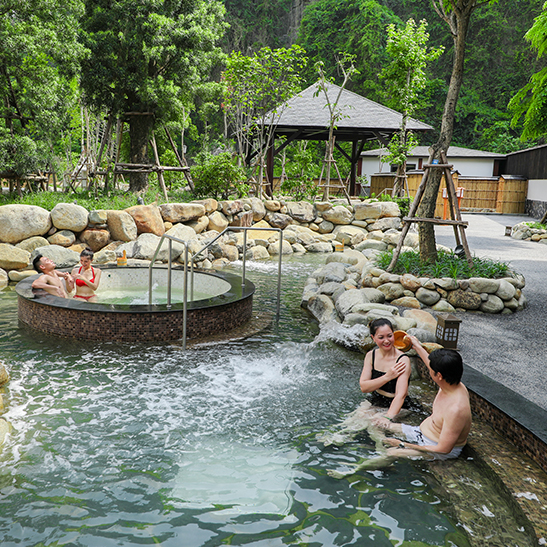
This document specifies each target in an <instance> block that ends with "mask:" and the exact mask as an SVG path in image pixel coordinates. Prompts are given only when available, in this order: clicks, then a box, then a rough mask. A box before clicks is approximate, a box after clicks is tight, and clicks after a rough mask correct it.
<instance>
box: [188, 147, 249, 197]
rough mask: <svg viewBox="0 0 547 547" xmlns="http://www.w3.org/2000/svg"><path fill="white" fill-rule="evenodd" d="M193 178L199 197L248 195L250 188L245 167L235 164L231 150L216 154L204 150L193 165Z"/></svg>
mask: <svg viewBox="0 0 547 547" xmlns="http://www.w3.org/2000/svg"><path fill="white" fill-rule="evenodd" d="M192 179H193V181H194V185H195V193H196V195H197V196H199V197H214V198H222V199H228V198H229V197H230V195H232V194H236V195H238V196H243V195H246V194H247V192H248V190H249V187H248V186H247V184H245V182H244V181H245V180H246V174H245V171H244V169H243V168H241V167H239V166H238V165H236V164H235V162H234V160H233V158H232V155H231V154H230V153H229V152H222V153H220V154H217V155H215V156H213V155H212V154H209V153H207V152H202V153H201V154H200V155H199V157H198V158H197V164H196V165H195V166H194V167H192Z"/></svg>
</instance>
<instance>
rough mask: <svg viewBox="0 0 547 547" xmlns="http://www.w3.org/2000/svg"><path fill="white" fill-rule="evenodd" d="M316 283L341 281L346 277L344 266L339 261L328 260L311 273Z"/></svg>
mask: <svg viewBox="0 0 547 547" xmlns="http://www.w3.org/2000/svg"><path fill="white" fill-rule="evenodd" d="M313 277H315V279H316V280H317V283H319V284H323V283H329V282H331V281H332V282H334V283H342V282H343V281H344V280H345V279H346V266H345V265H344V264H341V263H339V262H329V263H328V264H325V265H324V266H323V267H322V268H320V269H319V270H316V271H315V272H314V273H313Z"/></svg>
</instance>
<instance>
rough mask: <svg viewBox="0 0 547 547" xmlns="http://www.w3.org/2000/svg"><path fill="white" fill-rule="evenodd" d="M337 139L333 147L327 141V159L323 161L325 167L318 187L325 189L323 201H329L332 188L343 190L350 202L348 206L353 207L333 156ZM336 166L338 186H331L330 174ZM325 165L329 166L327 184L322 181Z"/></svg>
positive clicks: (322, 169)
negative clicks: (332, 167)
mask: <svg viewBox="0 0 547 547" xmlns="http://www.w3.org/2000/svg"><path fill="white" fill-rule="evenodd" d="M335 138H336V137H334V136H333V137H332V146H331V143H330V142H329V141H327V146H326V149H325V158H324V159H323V165H322V167H321V174H320V175H319V182H318V184H317V186H318V187H319V188H324V191H323V200H328V199H329V189H330V188H341V189H342V190H343V192H344V194H345V196H346V199H347V200H348V204H349V205H351V198H350V196H349V194H348V189H347V184H344V183H343V182H342V176H341V175H340V171H339V169H338V164H337V163H336V160H335V159H334V155H333V153H332V152H333V149H334V140H335ZM332 164H334V168H335V169H336V173H337V175H338V184H331V183H330V180H331V179H330V172H331V165H332ZM325 165H326V166H327V175H326V177H327V178H326V181H325V184H321V181H322V180H323V173H324V171H325Z"/></svg>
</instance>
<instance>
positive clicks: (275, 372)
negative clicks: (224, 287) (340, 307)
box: [0, 257, 532, 547]
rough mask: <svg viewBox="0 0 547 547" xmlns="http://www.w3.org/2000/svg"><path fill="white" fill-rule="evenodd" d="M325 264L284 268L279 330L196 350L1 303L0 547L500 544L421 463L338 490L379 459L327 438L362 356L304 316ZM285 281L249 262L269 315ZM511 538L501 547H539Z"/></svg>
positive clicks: (364, 443) (303, 262)
mask: <svg viewBox="0 0 547 547" xmlns="http://www.w3.org/2000/svg"><path fill="white" fill-rule="evenodd" d="M321 261H323V262H324V257H323V258H322V259H320V258H317V257H313V258H307V259H297V258H294V259H291V260H288V261H286V262H285V264H284V266H283V271H284V278H283V294H282V304H281V318H280V321H279V323H278V324H277V325H273V326H272V328H270V329H269V330H268V331H266V332H263V333H261V334H259V335H255V336H254V337H252V338H250V339H247V340H245V341H239V342H230V343H223V344H216V345H212V346H209V347H206V348H202V349H195V350H189V351H186V352H183V351H182V350H181V349H180V347H179V346H178V345H172V344H168V343H162V344H149V343H147V344H137V343H135V344H129V343H127V344H114V343H95V342H94V343H91V342H90V343H86V342H79V341H65V340H62V339H58V338H52V337H47V336H45V335H43V334H41V333H37V332H35V331H32V330H30V329H28V328H27V327H25V326H24V325H20V324H19V323H18V320H17V304H16V296H15V293H14V292H13V291H10V290H8V291H4V292H3V293H1V295H0V359H1V360H2V361H3V362H4V363H5V364H6V365H7V366H8V368H9V370H10V373H11V382H10V383H9V386H8V388H7V389H6V393H5V399H6V400H7V402H8V407H7V412H6V413H5V414H4V417H5V418H6V419H8V420H9V422H11V424H12V426H13V432H12V434H11V435H10V436H9V437H8V439H7V441H6V443H5V445H4V446H3V447H2V449H0V545H1V546H2V547H11V546H28V547H31V546H32V547H35V546H47V547H53V546H55V547H57V546H61V545H69V546H77V547H80V546H82V547H83V546H86V547H87V546H94V547H110V546H141V545H162V546H165V547H167V546H173V547H181V546H182V547H186V546H188V547H197V546H210V547H213V546H214V547H216V546H220V545H252V546H256V547H266V546H267V547H270V546H282V545H302V546H338V545H355V546H374V547H383V546H386V547H387V546H394V545H395V546H409V547H410V546H412V547H419V546H429V545H441V546H468V545H497V544H498V543H496V541H497V539H496V538H493V539H492V538H491V540H490V542H488V543H484V538H483V537H481V536H480V531H477V529H476V527H475V526H474V524H473V523H472V522H459V521H458V520H457V518H455V517H454V515H453V513H452V511H451V500H450V496H447V495H444V494H443V489H442V488H441V487H440V486H441V485H439V484H438V481H437V479H436V478H435V475H434V474H433V473H432V472H431V471H430V469H429V468H428V464H426V463H423V462H422V463H416V462H414V463H413V462H401V463H396V464H395V465H394V466H392V467H390V468H388V469H385V470H382V471H375V472H363V473H362V474H358V475H354V476H353V477H351V478H350V479H346V480H336V479H333V478H331V477H329V476H328V475H327V470H328V469H333V468H340V467H344V466H346V465H347V464H351V463H355V462H357V461H359V459H361V458H363V457H366V456H367V455H372V454H373V453H374V450H375V448H374V444H373V442H372V441H371V440H370V439H369V438H368V436H367V435H366V434H363V435H360V436H358V437H357V438H356V439H355V440H354V441H352V442H350V443H348V444H346V445H344V446H341V447H335V446H330V447H325V446H324V445H323V444H322V443H321V442H319V441H318V440H317V438H316V435H317V434H318V433H320V432H322V431H324V430H325V429H328V428H329V427H331V426H333V425H335V424H337V423H339V422H340V421H341V420H342V419H343V418H344V416H345V415H346V414H347V413H349V412H351V411H352V410H354V409H355V408H356V407H357V406H358V405H359V403H360V402H361V401H362V399H363V395H362V394H361V393H360V391H359V388H358V378H359V374H360V369H361V366H362V358H363V356H362V355H360V354H358V353H354V352H350V351H348V350H345V349H343V348H342V347H339V346H337V345H335V344H333V343H331V342H326V341H323V339H322V337H320V336H319V337H318V330H317V327H316V326H315V325H314V324H313V323H312V322H311V321H310V319H309V317H308V316H307V315H306V313H305V312H304V311H303V310H301V308H300V306H299V304H300V296H301V292H302V287H303V284H304V280H305V279H306V277H307V276H308V275H309V273H310V272H312V271H313V270H314V269H316V268H317V267H318V266H319V265H320V264H321ZM276 269H277V264H276V262H273V261H272V262H266V263H262V264H258V265H253V264H251V265H249V263H248V264H247V274H248V276H249V278H250V280H251V281H253V282H254V283H255V284H256V286H257V294H256V296H255V301H254V309H255V310H257V311H267V310H271V311H274V310H275V294H276V277H275V274H276ZM468 465H469V466H470V473H474V472H475V471H474V469H473V465H474V463H473V462H472V461H469V463H468ZM485 480H486V479H485ZM480 496H481V494H480V488H479V499H480ZM485 496H486V494H485ZM488 497H489V499H484V500H481V501H482V504H483V505H484V507H487V508H488V509H487V510H488V511H490V512H491V513H492V514H493V515H494V516H495V515H499V514H500V513H501V512H502V511H504V509H502V508H501V507H499V506H500V505H501V503H502V502H500V501H499V500H498V499H497V498H496V500H495V501H493V502H492V503H491V502H490V494H488ZM499 499H501V500H503V496H501V495H500V498H499ZM506 510H507V511H508V512H510V510H511V508H510V507H509V509H506ZM513 527H514V531H513V533H512V535H511V543H507V545H520V546H525V545H532V543H530V539H529V537H528V536H527V535H526V533H525V532H524V530H523V529H522V527H521V529H519V524H518V522H516V523H515V524H514V526H513ZM477 538H480V539H477ZM500 541H501V540H500ZM500 544H502V543H500Z"/></svg>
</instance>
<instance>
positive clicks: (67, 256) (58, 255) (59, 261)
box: [30, 245, 80, 269]
mask: <svg viewBox="0 0 547 547" xmlns="http://www.w3.org/2000/svg"><path fill="white" fill-rule="evenodd" d="M38 254H41V255H42V256H45V257H46V258H50V259H51V260H53V262H55V264H56V266H57V268H59V269H62V268H72V267H74V266H76V264H78V262H80V255H79V253H76V252H74V251H71V250H70V249H66V248H65V247H61V246H59V245H46V246H45V247H38V248H37V249H34V251H33V252H32V254H31V256H30V262H32V261H33V260H34V258H35V257H36V255H38Z"/></svg>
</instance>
